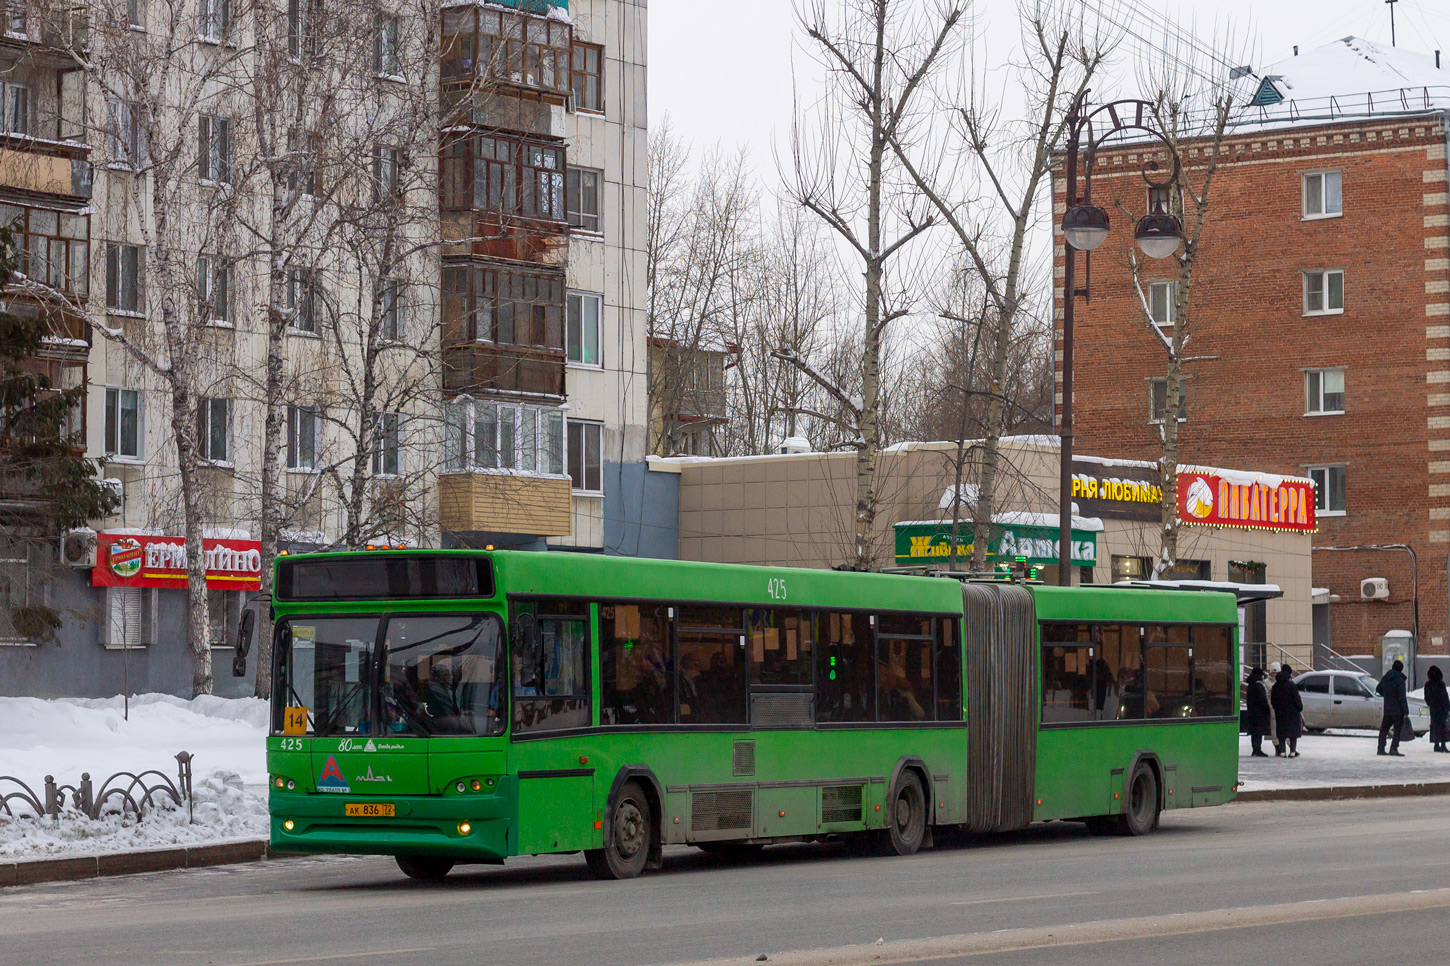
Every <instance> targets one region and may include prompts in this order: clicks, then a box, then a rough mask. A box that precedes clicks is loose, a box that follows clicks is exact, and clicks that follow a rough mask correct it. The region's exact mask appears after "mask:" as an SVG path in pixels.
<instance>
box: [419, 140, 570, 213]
mask: <svg viewBox="0 0 1450 966" xmlns="http://www.w3.org/2000/svg"><path fill="white" fill-rule="evenodd" d="M564 169H565V163H564V149H563V148H561V147H556V146H553V145H548V144H538V143H535V142H532V141H523V140H519V139H516V138H508V137H498V136H492V135H490V136H483V135H479V136H475V137H467V138H460V139H459V140H457V141H454V142H452V143H451V144H449V145H448V147H447V148H446V149H445V150H444V154H443V171H442V179H441V180H442V183H443V207H444V208H446V209H451V210H454V211H463V210H469V209H472V210H477V211H492V212H497V213H499V214H503V215H517V216H518V217H521V218H537V219H540V220H544V221H557V222H563V221H565V220H566V218H567V217H568V215H567V212H566V211H565V210H564V200H565V190H564V187H565V180H564Z"/></svg>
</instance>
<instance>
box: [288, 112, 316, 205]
mask: <svg viewBox="0 0 1450 966" xmlns="http://www.w3.org/2000/svg"><path fill="white" fill-rule="evenodd" d="M312 141H313V138H312V135H311V133H309V132H306V131H298V130H296V129H295V128H294V129H292V130H289V131H288V132H287V153H288V154H289V155H291V164H290V170H289V172H288V174H287V189H288V190H289V191H296V190H298V189H299V188H301V190H302V193H303V194H304V195H314V196H315V195H316V194H317V170H316V167H315V164H316V159H314V158H313V156H312Z"/></svg>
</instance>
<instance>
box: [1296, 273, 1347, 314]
mask: <svg viewBox="0 0 1450 966" xmlns="http://www.w3.org/2000/svg"><path fill="white" fill-rule="evenodd" d="M1343 311H1344V272H1342V271H1340V270H1338V269H1333V270H1324V271H1314V272H1305V273H1304V314H1305V315H1334V314H1337V313H1339V312H1343Z"/></svg>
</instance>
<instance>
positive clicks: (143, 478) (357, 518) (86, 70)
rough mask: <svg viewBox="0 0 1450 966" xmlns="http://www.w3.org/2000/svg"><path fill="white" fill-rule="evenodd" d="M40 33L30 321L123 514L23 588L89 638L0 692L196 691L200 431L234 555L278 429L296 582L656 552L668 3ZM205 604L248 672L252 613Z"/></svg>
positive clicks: (87, 10) (179, 14)
mask: <svg viewBox="0 0 1450 966" xmlns="http://www.w3.org/2000/svg"><path fill="white" fill-rule="evenodd" d="M48 3H53V6H47V4H48ZM26 10H27V11H28V14H27V15H20V14H17V13H14V12H12V13H10V14H9V15H8V17H9V19H8V20H7V21H6V23H5V26H6V27H8V30H7V31H6V32H5V34H4V36H3V37H0V82H3V87H0V104H3V108H0V110H3V119H0V216H3V217H5V218H7V219H10V220H12V221H14V220H15V219H17V218H18V219H19V221H18V222H16V223H17V224H18V225H19V226H20V229H19V230H18V231H17V241H18V242H19V243H20V247H21V248H22V249H23V250H24V251H25V252H27V253H28V254H27V259H28V261H27V262H26V266H25V267H26V270H27V275H28V277H29V278H31V279H34V280H36V281H37V282H38V283H39V284H36V285H30V286H29V287H28V288H25V290H24V291H22V290H21V288H24V287H17V286H12V288H15V289H16V291H14V292H11V293H7V304H8V306H9V307H10V309H11V310H12V311H14V310H22V309H25V307H27V306H29V307H30V308H29V310H33V311H44V312H48V313H50V314H51V315H52V317H53V318H54V319H55V320H56V322H55V325H56V332H57V337H56V338H55V339H54V340H53V344H52V345H49V346H48V348H47V352H46V354H45V358H44V360H42V361H43V362H44V363H45V365H46V366H47V367H48V368H49V369H50V370H51V371H52V372H53V373H54V375H55V379H56V381H57V382H58V383H60V384H75V383H76V382H77V381H84V382H85V383H86V384H87V385H89V387H90V392H89V396H88V400H89V401H88V405H87V407H86V410H85V412H84V414H83V419H84V433H85V439H86V451H87V455H88V456H91V457H94V458H95V459H97V460H98V461H100V463H101V466H102V470H101V474H102V476H103V477H105V478H107V479H109V480H113V481H115V483H114V486H116V487H117V489H118V491H119V492H120V493H121V495H122V497H123V499H122V503H121V506H120V508H119V509H118V510H117V512H116V514H115V516H113V517H111V518H108V519H105V520H97V521H94V523H93V527H94V529H95V530H96V531H97V532H98V537H97V540H96V544H95V546H96V549H94V550H92V549H89V545H88V544H87V541H86V540H84V539H81V538H78V539H76V540H74V541H71V542H69V543H65V544H63V547H62V549H61V552H60V555H59V557H60V559H58V560H54V561H34V562H32V564H31V566H32V567H34V568H36V569H45V570H47V571H48V572H49V576H48V577H46V578H45V579H38V578H37V579H31V578H27V579H28V580H31V582H32V583H34V584H35V585H36V586H37V587H40V589H39V590H38V591H37V592H40V593H44V594H46V595H47V599H48V600H49V601H50V602H51V604H52V606H57V607H59V608H61V609H62V610H63V611H64V613H65V625H64V627H63V628H62V630H61V632H60V636H59V640H58V641H51V642H44V641H41V642H37V641H24V640H16V641H13V642H11V643H12V644H13V645H14V646H13V647H9V646H0V680H3V681H5V682H6V683H5V684H4V685H0V689H3V690H4V691H5V692H6V693H32V694H52V693H54V694H92V693H94V694H113V693H115V691H116V690H117V688H118V686H119V682H118V678H119V676H120V675H121V674H122V672H123V671H124V674H125V675H126V676H127V678H128V680H129V687H130V688H131V690H162V691H185V689H186V688H187V687H188V686H189V682H190V656H189V654H188V653H187V650H186V645H185V642H184V633H183V625H184V619H185V608H186V595H185V591H184V590H182V589H179V586H178V584H177V577H176V575H175V574H174V573H170V572H167V571H165V570H164V568H160V567H159V565H158V566H156V567H153V566H152V564H153V563H157V562H159V561H164V560H167V559H170V558H169V557H167V556H166V553H164V552H162V551H161V550H153V549H151V547H152V544H166V543H167V542H168V538H169V542H170V543H175V542H176V541H178V540H179V539H180V538H181V535H182V534H183V532H184V529H183V521H184V513H183V510H184V501H183V487H182V469H183V467H182V465H181V463H180V461H179V457H178V448H177V445H176V440H177V437H178V426H187V425H189V426H192V427H193V428H194V433H195V438H196V444H197V454H196V455H197V459H196V461H195V466H194V473H193V476H194V477H195V480H196V483H195V484H194V486H193V488H192V492H197V493H199V494H200V498H199V499H200V506H201V508H202V515H203V517H204V520H205V524H206V527H207V536H208V538H209V540H212V541H213V543H208V547H211V546H213V545H215V546H218V547H224V548H227V549H231V550H236V551H238V554H243V552H245V551H247V550H248V549H250V548H251V546H252V543H253V542H254V541H258V540H259V539H260V538H261V535H262V531H263V529H264V526H263V520H262V500H263V480H264V478H265V477H266V475H267V464H266V463H265V462H264V460H265V458H266V453H265V450H264V445H263V443H264V440H265V439H266V438H267V431H266V426H267V417H268V413H269V411H270V412H271V413H272V414H273V419H274V420H275V429H276V437H275V439H276V448H275V452H274V455H273V457H272V459H273V462H272V464H271V465H272V466H274V467H275V475H274V477H273V478H274V479H275V481H276V486H275V488H274V489H273V490H272V492H273V494H274V496H273V502H271V503H270V504H269V505H271V506H273V507H277V508H280V509H278V512H277V517H276V520H277V523H278V525H279V527H280V532H279V538H280V544H279V549H289V550H294V551H295V550H304V549H313V548H317V547H339V546H347V545H349V544H352V543H357V544H363V543H367V544H374V543H382V544H390V545H397V544H407V545H416V546H439V545H442V546H477V547H486V546H498V547H523V548H533V549H540V550H542V549H546V548H558V549H573V550H586V551H587V550H592V551H596V552H616V553H617V552H624V553H639V552H646V553H647V552H651V549H650V548H651V544H650V541H649V539H647V538H646V539H644V540H643V541H642V540H641V538H640V536H639V533H638V524H639V521H640V519H641V514H642V513H644V514H646V515H647V514H648V511H647V509H645V505H646V504H647V503H649V502H650V501H648V500H646V499H644V497H643V496H642V494H641V493H640V492H637V491H638V490H640V488H641V487H642V485H643V484H642V483H641V482H640V481H641V480H642V479H643V477H644V456H645V439H646V423H647V418H648V417H647V398H646V397H647V387H646V338H645V335H646V325H645V308H644V306H645V299H646V293H645V219H646V201H645V192H646V184H647V172H646V157H647V126H646V91H645V80H646V68H645V53H646V45H645V40H646V33H645V31H646V7H645V5H644V3H643V0H574V2H573V3H567V2H565V0H560V2H557V3H551V2H540V0H504V2H502V3H491V2H488V3H486V2H473V0H462V2H460V0H441V2H440V0H424V2H421V3H419V2H409V3H406V4H405V3H394V2H391V0H342V2H340V3H332V2H328V3H321V2H319V0H276V2H275V9H272V8H271V7H269V6H268V5H267V4H265V3H264V4H262V5H260V6H256V7H254V6H253V5H250V4H242V3H241V2H240V0H190V2H188V3H183V4H180V5H175V6H173V5H171V4H160V3H157V4H149V3H148V2H147V0H119V2H109V3H104V4H103V3H100V2H94V0H93V2H91V3H88V4H85V5H83V7H82V8H75V7H72V6H67V5H63V4H60V3H59V2H57V0H40V2H39V5H34V4H33V5H32V6H31V7H28V8H26ZM81 49H84V50H85V51H87V54H88V56H87V58H86V60H87V66H85V67H78V66H77V63H76V60H75V58H74V57H68V56H67V54H68V53H72V52H74V51H76V50H81ZM162 49H169V50H178V49H179V50H180V51H181V54H180V55H177V56H173V57H171V58H169V59H161V58H155V57H153V56H152V55H153V54H154V52H155V51H157V50H162ZM148 58H151V59H149V60H148ZM269 357H270V359H271V362H272V363H273V365H274V368H275V371H274V370H273V369H269ZM178 382H182V383H184V384H185V389H186V392H187V393H189V395H190V396H191V398H192V399H193V403H192V405H193V407H194V409H195V415H194V417H191V419H192V420H194V422H192V421H189V420H187V419H185V418H178V417H177V416H176V415H175V413H176V411H177V408H176V405H175V400H176V399H177V398H178V394H177V391H176V384H177V383H178ZM664 516H667V517H671V518H672V516H673V509H672V508H669V507H666V508H665V512H664ZM671 525H672V521H671ZM631 526H633V527H634V530H631V529H630V528H631ZM118 543H120V544H121V548H120V549H117V550H116V558H117V562H118V567H117V568H112V567H110V566H109V564H110V556H111V553H112V548H113V547H115V546H116V544H118ZM133 544H139V545H140V546H139V547H133ZM123 551H129V552H123ZM660 552H664V553H670V552H671V549H670V548H669V547H665V548H664V549H663V550H662V551H660ZM146 554H150V555H149V556H145V555H146ZM138 555H140V556H138ZM233 556H235V559H244V556H240V555H232V556H228V557H227V559H233ZM127 557H129V558H135V559H142V557H144V560H145V561H146V563H145V565H144V566H140V568H139V572H131V573H124V574H123V571H124V570H127V569H128V568H125V567H123V566H122V563H123V560H122V558H127ZM219 559H220V558H219ZM245 559H251V558H245ZM262 559H267V557H266V555H265V554H263V555H262ZM249 581H250V582H249ZM42 585H43V586H42ZM209 585H210V586H211V587H212V588H213V590H212V593H211V595H210V597H211V623H212V626H213V634H214V640H215V641H216V643H217V644H221V643H222V641H223V640H225V637H226V630H227V628H228V626H229V625H230V624H231V623H232V622H234V621H235V619H236V614H237V612H238V610H239V608H240V602H241V599H242V598H243V596H244V594H243V593H242V592H241V591H244V590H246V589H247V588H249V587H252V586H255V581H254V579H250V578H249V577H248V575H246V574H241V575H238V574H226V573H218V574H216V575H215V576H214V577H213V576H209ZM47 652H49V653H47ZM218 656H219V658H220V657H221V655H220V654H219V655H218ZM216 673H217V686H218V691H226V690H228V689H231V690H244V689H245V686H244V685H242V684H240V683H235V684H234V683H232V682H230V679H228V678H226V677H225V675H226V667H225V664H224V662H223V661H222V660H219V661H218V666H217V672H216Z"/></svg>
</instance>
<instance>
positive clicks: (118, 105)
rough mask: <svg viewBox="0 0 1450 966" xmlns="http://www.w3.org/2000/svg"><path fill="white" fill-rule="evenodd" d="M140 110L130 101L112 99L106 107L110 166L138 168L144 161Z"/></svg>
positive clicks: (144, 153) (143, 139) (144, 150)
mask: <svg viewBox="0 0 1450 966" xmlns="http://www.w3.org/2000/svg"><path fill="white" fill-rule="evenodd" d="M139 115H140V109H139V108H138V107H137V106H136V105H135V104H133V103H132V102H130V101H123V100H121V99H119V98H116V97H112V98H110V100H109V103H108V104H107V105H106V151H107V153H108V155H109V158H108V160H109V161H110V162H111V163H112V164H119V165H129V166H131V167H139V166H140V165H141V164H143V163H144V162H145V160H146V157H145V155H146V145H145V138H144V136H143V134H142V130H141V121H140V116H139Z"/></svg>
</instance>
